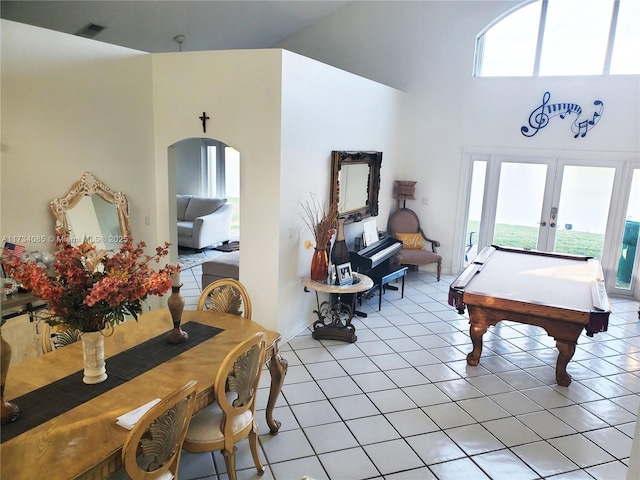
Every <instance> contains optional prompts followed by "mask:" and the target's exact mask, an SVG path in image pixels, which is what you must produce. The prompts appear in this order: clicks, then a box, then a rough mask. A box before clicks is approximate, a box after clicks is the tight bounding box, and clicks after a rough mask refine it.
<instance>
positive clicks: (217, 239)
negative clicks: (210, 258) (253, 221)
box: [176, 195, 233, 251]
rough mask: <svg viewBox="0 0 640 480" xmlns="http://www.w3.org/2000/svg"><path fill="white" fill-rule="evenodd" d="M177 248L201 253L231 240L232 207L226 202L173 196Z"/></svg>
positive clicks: (215, 199) (225, 200) (190, 196)
mask: <svg viewBox="0 0 640 480" xmlns="http://www.w3.org/2000/svg"><path fill="white" fill-rule="evenodd" d="M176 197H177V214H178V245H179V246H181V247H189V248H194V249H196V250H198V251H201V250H202V249H203V248H205V247H210V246H213V245H217V244H220V243H226V242H228V241H229V238H230V237H231V216H232V214H233V204H231V203H227V199H226V198H208V197H197V196H193V195H177V196H176Z"/></svg>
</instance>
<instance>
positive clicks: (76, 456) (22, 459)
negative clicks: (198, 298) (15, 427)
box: [0, 309, 280, 480]
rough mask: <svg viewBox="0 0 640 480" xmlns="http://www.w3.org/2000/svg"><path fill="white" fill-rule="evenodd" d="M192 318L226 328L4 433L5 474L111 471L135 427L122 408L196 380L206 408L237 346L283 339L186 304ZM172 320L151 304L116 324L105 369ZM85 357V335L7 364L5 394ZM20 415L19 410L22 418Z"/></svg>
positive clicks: (1, 458)
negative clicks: (123, 423)
mask: <svg viewBox="0 0 640 480" xmlns="http://www.w3.org/2000/svg"><path fill="white" fill-rule="evenodd" d="M187 322H197V323H202V324H204V325H209V326H212V327H217V328H219V329H221V330H222V331H221V332H220V333H218V334H216V335H215V336H214V337H212V338H210V339H208V340H205V341H203V342H202V343H200V344H199V345H197V346H195V347H193V348H191V349H189V350H187V351H185V352H183V353H181V354H180V355H178V356H176V357H173V358H171V359H170V360H168V361H165V362H164V363H161V364H160V365H158V366H156V367H154V368H152V369H150V370H148V371H146V372H144V373H142V374H140V375H139V376H137V377H135V378H133V379H131V380H129V381H126V382H125V383H123V384H121V385H119V386H117V387H115V388H113V389H112V390H109V391H107V392H106V393H103V394H101V395H99V396H97V397H95V398H93V399H91V400H89V401H87V402H85V403H82V404H80V405H79V406H77V407H75V408H73V409H71V410H69V411H67V412H65V413H63V414H61V415H58V416H56V417H54V418H52V419H51V420H48V421H46V422H45V423H43V424H40V425H38V426H36V427H34V428H31V429H30V430H28V431H26V432H24V433H22V434H20V435H18V436H16V437H15V438H11V439H9V440H6V441H4V442H3V443H2V444H1V445H0V462H1V463H0V473H1V474H0V478H3V479H5V478H6V479H11V480H16V479H29V480H33V479H35V478H40V475H42V474H43V472H46V477H47V478H51V479H58V478H59V479H65V480H68V479H72V478H105V477H106V476H108V474H109V473H111V472H113V471H115V470H117V469H118V468H120V466H121V462H120V452H121V450H122V445H123V444H124V441H125V439H126V437H127V435H128V433H129V431H128V430H126V429H124V428H122V427H120V426H118V425H116V418H117V417H118V416H120V415H122V414H124V413H127V412H129V411H131V410H134V409H135V408H137V407H139V406H141V405H143V404H145V403H147V402H149V401H151V400H153V399H155V398H161V397H164V396H166V395H168V394H169V393H171V392H173V391H174V390H176V389H178V388H179V387H181V386H183V385H184V384H186V383H187V382H189V381H191V380H196V381H197V382H198V388H197V390H198V402H197V405H196V409H200V408H203V407H204V406H205V405H207V404H209V403H210V402H211V401H213V383H214V379H215V376H216V372H217V370H218V368H219V366H220V365H221V363H222V361H223V359H224V357H225V356H226V355H227V353H229V352H230V351H231V349H232V348H233V347H234V346H236V345H238V344H239V343H240V342H242V341H243V340H245V339H247V338H248V337H250V336H251V335H253V334H254V333H256V332H266V333H267V345H271V347H272V348H273V345H277V342H278V340H279V339H280V335H279V334H278V333H277V332H274V331H270V330H267V329H265V328H264V327H262V326H261V325H260V324H258V323H256V322H253V321H251V320H247V319H244V318H241V317H237V316H234V315H230V314H226V313H219V312H211V311H195V310H185V311H184V312H183V315H182V323H183V324H185V323H187ZM172 328H173V323H172V319H171V315H170V313H169V311H168V310H166V309H160V310H154V311H150V312H148V313H145V314H144V315H141V316H140V317H139V318H138V321H135V320H129V321H127V322H124V323H122V324H120V325H117V326H116V327H115V328H114V331H113V335H111V336H110V337H107V338H105V342H104V345H105V359H106V367H107V374H108V373H109V357H112V356H114V355H116V354H118V353H120V352H123V351H125V350H128V349H130V348H132V347H134V346H136V345H139V344H141V343H143V342H145V341H147V340H149V339H151V338H154V337H156V336H158V335H161V334H163V333H164V332H166V333H168V332H169V331H170V330H171V329H172ZM188 341H189V340H187V342H188ZM167 345H168V346H169V344H167ZM276 348H277V347H276ZM82 365H83V358H82V345H81V342H75V343H73V344H71V345H68V346H66V347H64V348H61V349H58V350H55V351H53V352H51V353H48V354H46V355H43V356H41V357H37V358H33V359H29V360H26V361H25V362H23V363H20V364H18V365H15V366H12V367H11V368H10V369H9V373H8V376H7V382H6V386H5V398H7V399H8V400H10V401H12V399H16V398H18V397H20V396H21V395H24V394H27V393H29V392H32V391H34V390H36V389H38V388H40V387H45V386H47V385H49V384H51V383H52V382H55V381H57V380H60V379H62V378H64V377H67V376H68V375H71V374H73V373H76V372H77V371H79V370H82ZM74 388H77V389H78V390H79V391H80V390H81V389H90V388H92V385H85V384H84V383H81V382H80V383H78V384H77V385H76V386H75V387H74ZM18 406H20V405H18ZM25 415H29V412H28V411H22V412H21V416H25ZM19 421H20V418H18V419H17V420H16V422H19ZM0 434H1V431H0Z"/></svg>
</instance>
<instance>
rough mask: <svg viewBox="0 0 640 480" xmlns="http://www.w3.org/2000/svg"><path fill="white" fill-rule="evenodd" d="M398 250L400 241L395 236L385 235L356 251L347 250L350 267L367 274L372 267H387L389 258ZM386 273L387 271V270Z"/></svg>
mask: <svg viewBox="0 0 640 480" xmlns="http://www.w3.org/2000/svg"><path fill="white" fill-rule="evenodd" d="M400 250H402V242H401V241H400V240H398V239H396V238H392V237H386V238H383V239H382V240H379V241H377V242H376V243H374V244H373V245H369V246H368V247H365V248H363V249H361V250H359V251H357V252H349V261H350V262H351V268H353V269H354V270H357V271H358V272H360V273H364V274H365V275H367V276H371V275H369V273H368V272H369V271H371V270H373V269H374V268H378V267H381V268H382V269H384V268H387V269H388V268H389V260H390V259H391V258H392V257H393V256H394V255H395V254H396V253H398V252H399V251H400ZM387 273H388V272H387Z"/></svg>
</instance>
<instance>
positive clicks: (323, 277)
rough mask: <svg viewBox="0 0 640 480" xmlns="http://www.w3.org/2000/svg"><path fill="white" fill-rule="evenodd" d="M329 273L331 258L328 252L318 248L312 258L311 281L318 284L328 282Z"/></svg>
mask: <svg viewBox="0 0 640 480" xmlns="http://www.w3.org/2000/svg"><path fill="white" fill-rule="evenodd" d="M328 272H329V257H328V256H327V251H326V250H324V249H319V248H316V249H314V251H313V256H312V257H311V280H315V281H316V282H323V283H326V282H327V273H328Z"/></svg>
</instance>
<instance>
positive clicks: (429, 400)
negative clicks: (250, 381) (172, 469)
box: [179, 267, 640, 480]
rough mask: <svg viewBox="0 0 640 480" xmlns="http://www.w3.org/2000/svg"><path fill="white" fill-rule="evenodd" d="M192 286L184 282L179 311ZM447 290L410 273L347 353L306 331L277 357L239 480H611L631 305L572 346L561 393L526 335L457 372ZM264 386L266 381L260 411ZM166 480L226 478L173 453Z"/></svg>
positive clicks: (626, 448)
mask: <svg viewBox="0 0 640 480" xmlns="http://www.w3.org/2000/svg"><path fill="white" fill-rule="evenodd" d="M200 276H201V270H200V268H199V267H196V268H194V269H192V270H191V271H185V272H184V275H183V281H184V287H183V290H182V293H183V295H184V296H185V299H186V302H187V306H186V308H195V304H196V302H197V299H198V296H199V293H200V287H199V285H200ZM192 277H193V278H192ZM453 278H454V277H443V278H442V280H441V281H440V282H436V280H435V278H434V277H433V276H431V275H429V274H427V273H424V272H411V273H410V274H409V275H408V276H407V279H406V288H405V298H404V299H401V298H400V294H399V292H394V291H387V293H386V294H385V296H384V300H383V304H382V310H381V311H380V312H378V311H377V298H376V299H370V300H368V301H366V302H365V304H364V305H363V306H362V307H361V308H360V310H362V311H365V312H367V313H368V317H367V318H357V319H355V320H354V324H355V326H356V329H357V330H356V333H357V335H358V341H357V342H356V343H353V344H349V343H343V342H338V341H316V340H314V339H313V338H312V337H311V332H310V331H305V332H303V333H302V334H300V335H298V336H297V337H295V338H294V339H292V340H291V341H290V342H289V343H288V344H285V345H282V346H281V350H282V353H283V355H284V356H285V358H286V359H287V360H288V362H289V370H288V373H287V376H286V380H285V385H284V387H283V390H282V395H281V396H280V399H279V401H278V403H277V406H276V410H275V414H274V416H275V418H276V419H277V420H279V421H281V422H282V427H281V429H280V433H279V434H278V435H270V434H269V433H264V432H268V427H267V425H266V422H265V420H264V412H263V411H261V412H260V413H259V415H258V418H259V422H260V431H261V432H263V433H262V434H261V435H260V444H261V452H260V453H261V458H262V459H263V462H264V465H265V468H266V472H265V474H264V475H263V476H262V477H259V476H258V475H257V473H256V471H255V468H254V467H253V463H252V460H251V455H250V454H249V447H248V444H247V442H246V441H245V442H242V443H240V444H239V445H238V455H239V459H238V470H239V471H238V476H239V478H240V479H257V478H263V479H265V480H272V479H275V480H298V479H300V478H301V477H302V476H303V475H307V476H309V477H312V478H314V479H318V480H320V479H331V480H355V479H386V480H400V479H416V480H422V479H435V478H438V479H441V480H449V479H465V480H469V479H486V478H490V479H494V480H501V479H505V480H514V479H517V480H520V479H523V480H524V479H539V478H553V479H557V480H564V479H592V478H596V479H603V480H624V478H625V476H626V470H627V463H628V461H629V456H630V451H631V443H632V437H633V430H634V426H635V420H636V414H637V412H638V408H639V405H640V321H639V320H638V302H637V301H630V300H624V299H611V300H612V306H613V314H612V315H611V317H610V320H609V330H608V332H606V333H600V334H597V335H595V336H594V337H593V338H589V337H587V336H586V335H584V334H583V336H581V337H580V340H579V345H578V347H577V349H576V353H575V356H574V357H573V360H572V361H571V362H570V363H569V366H568V371H569V373H571V375H572V376H573V383H572V384H571V386H570V387H568V388H567V387H559V386H558V385H556V384H555V375H554V372H555V361H556V356H557V350H556V348H555V342H554V340H553V339H552V338H550V337H548V336H547V335H546V333H545V332H544V331H543V330H542V329H539V328H536V327H530V326H526V325H521V324H517V323H511V322H502V323H501V324H499V325H498V326H496V327H492V328H491V329H490V330H489V331H488V332H487V333H486V334H485V336H484V349H483V353H482V358H481V361H480V365H479V366H478V367H469V366H467V364H466V361H465V358H466V354H467V352H468V351H469V350H470V348H471V342H470V339H469V335H468V320H467V319H466V318H464V317H463V316H460V315H458V314H457V313H456V311H455V310H454V309H453V308H452V307H450V306H449V305H448V304H447V292H448V288H449V284H450V282H451V281H452V280H453ZM301 292H302V289H301ZM301 294H302V293H301ZM268 382H269V374H268V372H265V375H263V377H262V381H261V384H262V387H263V389H264V390H263V389H262V388H261V391H264V394H263V395H261V401H262V404H261V405H260V406H259V408H260V409H264V408H265V404H266V397H267V388H268ZM179 478H180V479H181V480H189V479H200V478H202V479H226V478H228V477H227V475H226V473H225V467H224V461H223V459H222V456H221V455H220V453H219V452H218V453H215V454H214V455H213V456H212V455H210V454H199V455H192V454H188V453H184V454H183V456H182V462H181V467H180V476H179Z"/></svg>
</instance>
